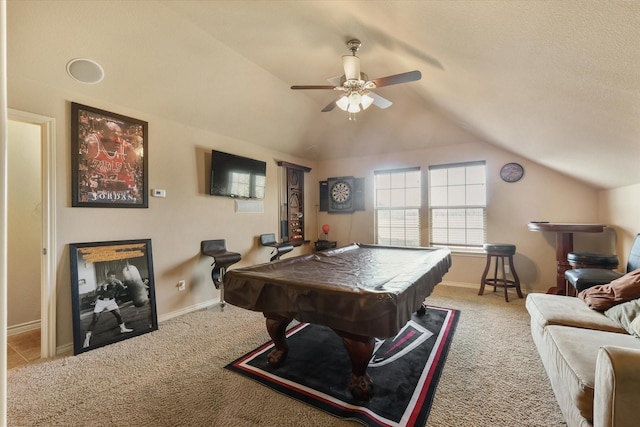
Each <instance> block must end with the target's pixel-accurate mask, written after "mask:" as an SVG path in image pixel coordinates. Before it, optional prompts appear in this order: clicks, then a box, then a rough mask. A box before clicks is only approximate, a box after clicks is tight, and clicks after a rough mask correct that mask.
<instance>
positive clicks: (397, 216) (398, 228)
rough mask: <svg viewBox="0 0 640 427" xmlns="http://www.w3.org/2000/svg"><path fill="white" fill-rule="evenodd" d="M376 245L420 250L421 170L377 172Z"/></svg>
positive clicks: (375, 175)
mask: <svg viewBox="0 0 640 427" xmlns="http://www.w3.org/2000/svg"><path fill="white" fill-rule="evenodd" d="M374 177H375V181H374V186H375V212H376V217H375V221H376V243H378V244H380V245H391V246H420V204H421V201H420V168H410V169H396V170H386V171H376V172H374Z"/></svg>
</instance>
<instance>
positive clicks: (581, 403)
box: [540, 325, 640, 420]
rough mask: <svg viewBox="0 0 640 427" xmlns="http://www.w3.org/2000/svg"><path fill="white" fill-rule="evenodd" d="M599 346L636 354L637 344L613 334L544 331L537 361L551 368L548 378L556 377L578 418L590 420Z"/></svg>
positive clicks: (563, 329) (571, 329) (562, 328)
mask: <svg viewBox="0 0 640 427" xmlns="http://www.w3.org/2000/svg"><path fill="white" fill-rule="evenodd" d="M603 345H614V346H620V347H629V348H636V349H638V350H640V340H638V339H636V338H634V337H632V336H630V335H628V334H616V333H611V332H605V331H596V330H590V329H583V328H574V327H568V326H560V325H549V326H547V328H546V329H545V334H544V346H545V351H541V352H540V355H541V357H544V358H548V360H547V361H545V363H544V364H545V366H546V367H547V368H548V367H550V366H553V367H554V369H555V371H554V372H549V370H548V369H547V374H548V375H550V376H551V375H557V377H558V378H557V379H558V380H559V381H560V382H562V384H563V385H564V386H565V387H564V390H565V391H566V392H567V393H568V396H564V398H565V400H566V399H571V400H572V401H573V402H574V404H575V406H576V407H577V408H578V410H579V411H580V415H582V416H583V417H584V418H586V419H588V420H591V419H592V418H593V396H594V395H593V386H594V383H595V371H596V360H597V357H598V350H599V349H600V347H601V346H603Z"/></svg>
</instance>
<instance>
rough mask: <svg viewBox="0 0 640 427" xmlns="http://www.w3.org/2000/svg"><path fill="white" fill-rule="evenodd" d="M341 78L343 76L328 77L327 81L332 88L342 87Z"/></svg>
mask: <svg viewBox="0 0 640 427" xmlns="http://www.w3.org/2000/svg"><path fill="white" fill-rule="evenodd" d="M343 77H344V75H342V74H341V75H339V76H334V77H329V78H328V79H327V81H328V82H329V83H331V84H332V85H334V86H342V84H341V82H342V78H343Z"/></svg>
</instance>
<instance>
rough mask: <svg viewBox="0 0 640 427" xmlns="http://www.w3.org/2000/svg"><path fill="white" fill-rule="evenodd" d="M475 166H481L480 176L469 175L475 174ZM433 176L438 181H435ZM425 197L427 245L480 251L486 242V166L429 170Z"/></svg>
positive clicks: (482, 163)
mask: <svg viewBox="0 0 640 427" xmlns="http://www.w3.org/2000/svg"><path fill="white" fill-rule="evenodd" d="M478 166H482V169H483V173H482V174H478V173H472V172H477V171H478ZM443 172H444V174H443ZM461 172H463V173H461ZM435 173H437V174H438V177H439V178H440V179H438V180H436V179H434V175H433V174H435ZM480 175H481V176H480ZM454 176H455V178H453V177H454ZM428 194H429V244H430V245H431V246H436V247H439V246H446V247H450V248H453V249H459V250H471V251H477V250H479V249H482V245H483V244H484V243H486V240H487V178H486V162H485V161H475V162H465V163H451V164H443V165H432V166H429V178H428ZM435 199H437V201H435ZM436 217H437V218H436ZM442 225H444V226H442Z"/></svg>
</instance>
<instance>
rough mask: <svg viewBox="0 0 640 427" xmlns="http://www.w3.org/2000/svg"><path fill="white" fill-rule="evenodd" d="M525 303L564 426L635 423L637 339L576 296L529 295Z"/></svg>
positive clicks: (639, 388)
mask: <svg viewBox="0 0 640 427" xmlns="http://www.w3.org/2000/svg"><path fill="white" fill-rule="evenodd" d="M526 307H527V310H528V312H529V315H530V316H531V335H532V337H533V341H534V342H535V344H536V347H537V349H538V352H539V353H540V357H541V359H542V363H543V364H544V367H545V369H546V371H547V375H548V376H549V380H550V381H551V386H552V388H553V392H554V394H555V396H556V399H557V401H558V404H559V405H560V409H561V410H562V414H563V416H564V418H565V420H566V422H567V425H568V426H570V427H572V426H594V427H608V426H616V427H623V426H624V427H627V426H628V427H631V426H640V412H639V408H640V338H638V337H636V336H633V335H631V334H629V333H628V332H627V330H628V328H627V329H624V328H623V327H622V326H621V324H620V323H619V322H617V321H614V320H612V319H611V318H610V317H612V316H610V317H607V316H605V314H603V313H601V312H598V311H595V310H591V309H590V308H589V307H588V306H587V305H586V304H585V302H584V301H582V300H581V299H579V298H575V297H567V296H559V295H547V294H529V295H528V296H527V300H526ZM607 314H608V315H609V313H607ZM632 332H633V330H632Z"/></svg>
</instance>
